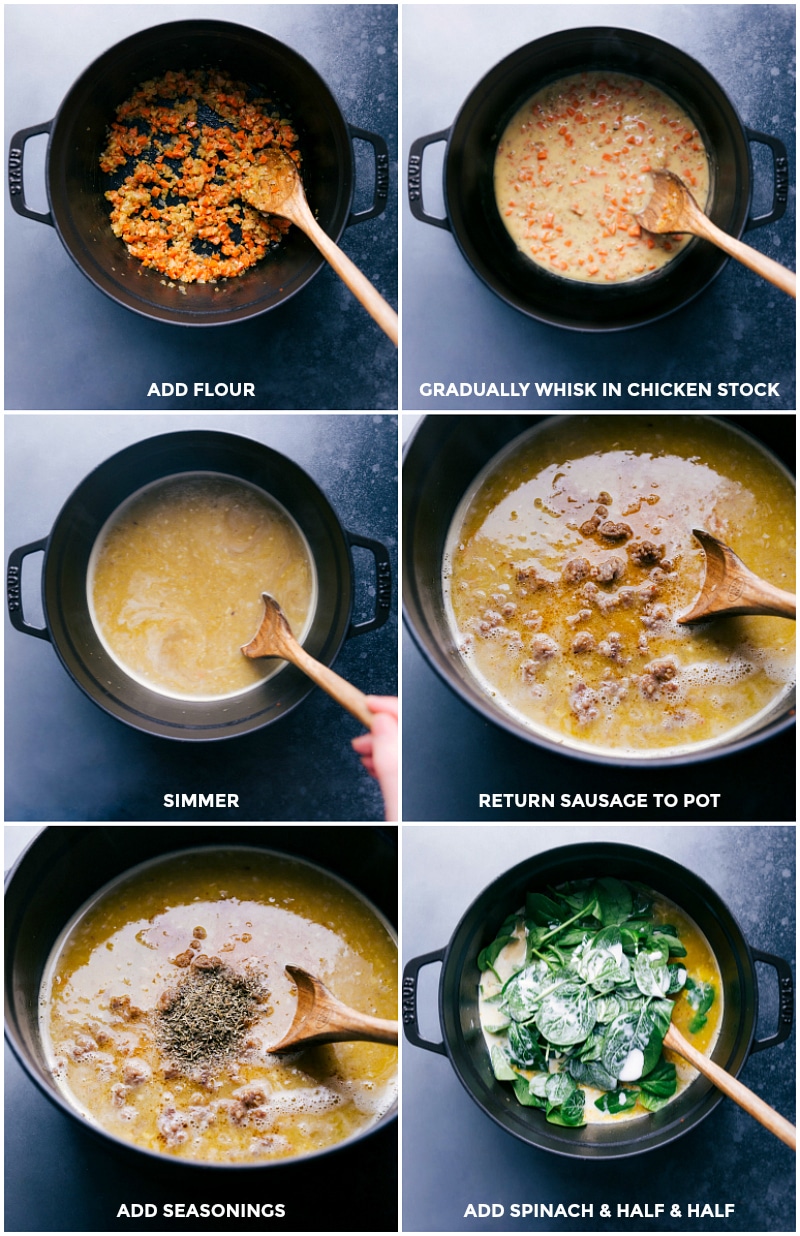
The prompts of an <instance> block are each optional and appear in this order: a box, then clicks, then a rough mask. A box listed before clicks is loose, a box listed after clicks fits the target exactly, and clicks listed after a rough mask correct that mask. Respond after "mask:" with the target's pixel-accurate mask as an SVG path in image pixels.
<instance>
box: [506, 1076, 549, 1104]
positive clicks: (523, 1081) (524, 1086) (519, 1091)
mask: <svg viewBox="0 0 800 1236" xmlns="http://www.w3.org/2000/svg"><path fill="white" fill-rule="evenodd" d="M514 1094H515V1095H516V1096H517V1102H519V1103H521V1104H522V1106H523V1107H546V1106H547V1100H546V1099H544V1098H540V1096H539V1095H538V1094H534V1093H533V1091H532V1090H531V1083H530V1082H529V1081H528V1079H527V1077H518V1078H517V1080H516V1081H515V1082H514Z"/></svg>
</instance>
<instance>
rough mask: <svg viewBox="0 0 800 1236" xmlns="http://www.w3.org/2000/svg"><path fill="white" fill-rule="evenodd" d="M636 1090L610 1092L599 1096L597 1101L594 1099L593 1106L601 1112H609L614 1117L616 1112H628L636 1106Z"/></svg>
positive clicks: (637, 1093)
mask: <svg viewBox="0 0 800 1236" xmlns="http://www.w3.org/2000/svg"><path fill="white" fill-rule="evenodd" d="M638 1095H639V1091H638V1090H610V1091H607V1092H606V1093H605V1094H601V1095H600V1098H599V1099H595V1101H594V1105H595V1107H596V1108H597V1109H598V1111H601V1112H611V1113H612V1115H616V1113H617V1112H626V1111H630V1109H631V1108H632V1107H635V1106H636V1099H637V1098H638Z"/></svg>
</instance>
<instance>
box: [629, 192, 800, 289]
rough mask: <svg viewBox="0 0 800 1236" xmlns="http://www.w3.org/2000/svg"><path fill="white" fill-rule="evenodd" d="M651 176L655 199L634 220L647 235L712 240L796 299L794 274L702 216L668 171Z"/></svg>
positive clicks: (705, 216) (690, 196)
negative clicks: (670, 234) (685, 234)
mask: <svg viewBox="0 0 800 1236" xmlns="http://www.w3.org/2000/svg"><path fill="white" fill-rule="evenodd" d="M651 175H652V177H653V183H654V186H655V188H654V191H653V196H652V197H651V198H650V201H649V202H648V204H647V206H646V207H645V209H644V210H643V211H641V213H640V214H638V215H635V216H634V217H635V219H636V222H637V223H639V224H640V225H641V226H642V227H643V228H644V229H645V231H646V232H655V233H656V234H658V233H661V232H691V233H692V234H693V235H694V236H702V238H703V240H710V241H711V243H712V245H717V246H718V247H719V248H720V249H722V250H723V252H725V253H727V254H728V255H729V256H730V257H733V258H736V260H737V262H741V263H742V264H743V265H744V266H748V267H749V268H750V270H754V271H755V272H756V274H757V275H761V276H762V278H764V279H767V280H768V281H769V282H770V283H774V284H775V286H776V287H777V288H780V289H781V291H782V292H788V294H789V295H790V296H794V297H795V298H796V296H797V287H796V276H795V273H794V271H793V270H787V269H786V267H785V266H781V264H780V263H779V262H773V260H772V258H768V257H765V255H764V254H763V253H759V252H758V250H757V249H751V248H750V246H749V245H745V244H743V243H742V241H741V240H735V239H734V237H733V236H728V234H727V233H726V232H723V231H722V229H721V228H718V227H717V225H716V223H712V222H711V220H710V219H709V218H708V216H707V215H704V214H703V212H702V210H701V209H700V207H699V206H698V205H697V202H696V201H695V200H694V198H693V197H692V195H691V193H690V192H689V190H688V189H687V188H686V185H685V184H684V183H683V181H682V180H681V178H680V176H676V175H675V173H674V172H667V171H660V172H652V173H651Z"/></svg>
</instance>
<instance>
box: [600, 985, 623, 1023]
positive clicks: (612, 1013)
mask: <svg viewBox="0 0 800 1236" xmlns="http://www.w3.org/2000/svg"><path fill="white" fill-rule="evenodd" d="M594 1010H595V1014H596V1016H597V1020H598V1022H599V1023H601V1024H602V1025H605V1026H607V1025H609V1024H610V1023H611V1022H612V1021H613V1020H614V1018H615V1017H619V1015H620V1013H621V1012H622V1001H621V1000H618V999H617V996H616V993H612V994H611V995H607V996H600V998H599V999H598V1000H595V1002H594Z"/></svg>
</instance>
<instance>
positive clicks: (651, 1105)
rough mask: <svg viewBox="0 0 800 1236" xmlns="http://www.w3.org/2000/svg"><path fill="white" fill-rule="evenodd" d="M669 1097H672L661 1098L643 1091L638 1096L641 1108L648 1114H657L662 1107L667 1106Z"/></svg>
mask: <svg viewBox="0 0 800 1236" xmlns="http://www.w3.org/2000/svg"><path fill="white" fill-rule="evenodd" d="M671 1097H672V1096H668V1097H666V1098H663V1097H661V1096H660V1095H657V1094H650V1093H648V1091H647V1090H643V1091H642V1092H641V1094H640V1095H639V1104H640V1106H641V1107H644V1108H646V1109H647V1111H649V1112H657V1111H660V1110H661V1108H662V1107H666V1106H667V1103H669V1100H670V1098H671Z"/></svg>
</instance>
